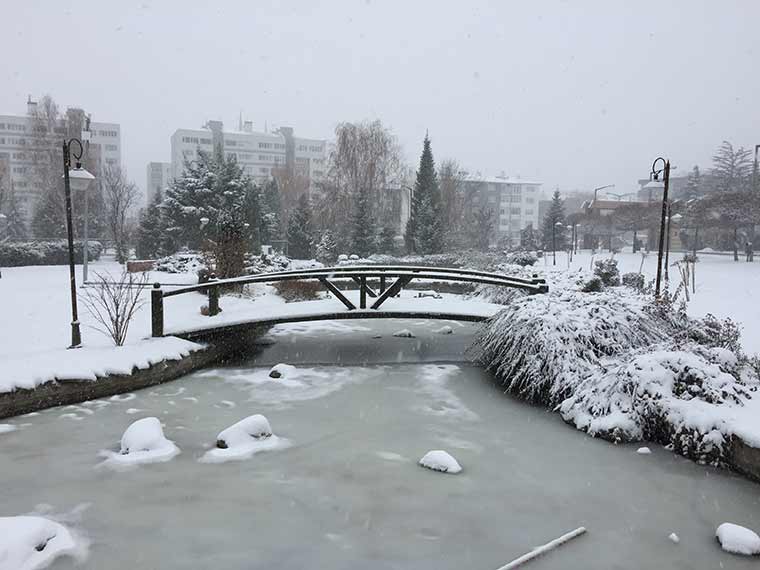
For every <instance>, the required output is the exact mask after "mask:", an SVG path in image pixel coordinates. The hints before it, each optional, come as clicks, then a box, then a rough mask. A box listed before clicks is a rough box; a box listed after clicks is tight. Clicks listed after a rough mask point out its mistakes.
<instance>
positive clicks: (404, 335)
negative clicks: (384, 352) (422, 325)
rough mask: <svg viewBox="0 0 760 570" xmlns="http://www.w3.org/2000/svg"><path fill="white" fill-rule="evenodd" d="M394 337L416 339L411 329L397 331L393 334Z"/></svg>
mask: <svg viewBox="0 0 760 570" xmlns="http://www.w3.org/2000/svg"><path fill="white" fill-rule="evenodd" d="M393 336H397V337H400V338H414V333H413V332H412V331H410V330H409V329H401V330H400V331H396V332H395V333H393Z"/></svg>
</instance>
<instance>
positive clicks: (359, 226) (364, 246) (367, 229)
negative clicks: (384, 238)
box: [351, 189, 375, 257]
mask: <svg viewBox="0 0 760 570" xmlns="http://www.w3.org/2000/svg"><path fill="white" fill-rule="evenodd" d="M374 250H375V221H374V217H373V215H372V204H371V203H370V200H369V197H368V196H367V192H366V190H364V189H360V190H359V193H358V194H357V196H356V205H355V206H354V218H353V227H352V229H351V253H355V254H356V255H358V256H360V257H367V256H368V255H371V254H372V253H374Z"/></svg>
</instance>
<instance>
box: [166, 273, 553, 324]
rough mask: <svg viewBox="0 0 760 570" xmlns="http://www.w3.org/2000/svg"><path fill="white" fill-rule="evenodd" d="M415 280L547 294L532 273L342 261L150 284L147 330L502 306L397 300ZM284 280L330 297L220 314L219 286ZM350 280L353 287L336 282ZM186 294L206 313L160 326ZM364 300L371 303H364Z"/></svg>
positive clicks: (483, 312)
mask: <svg viewBox="0 0 760 570" xmlns="http://www.w3.org/2000/svg"><path fill="white" fill-rule="evenodd" d="M413 280H417V281H423V282H428V283H431V282H449V283H469V284H483V285H493V286H497V287H511V288H517V289H522V290H525V291H527V292H528V293H529V294H536V293H545V292H546V291H547V290H548V287H547V285H546V282H545V281H544V280H543V279H539V278H538V277H537V276H533V277H532V278H530V279H525V278H521V277H514V276H508V275H503V274H500V273H489V272H484V271H472V270H468V269H459V268H449V267H444V268H441V267H423V266H391V265H370V266H343V267H326V268H319V269H303V270H294V271H282V272H277V273H265V274H259V275H251V276H245V277H236V278H233V279H221V280H216V279H212V280H211V281H209V282H208V283H203V284H198V285H192V286H188V287H181V288H178V289H173V290H171V291H164V290H163V289H162V288H161V286H160V284H158V283H156V284H154V286H153V289H152V291H151V314H152V336H154V337H160V336H167V335H172V336H177V337H181V338H186V339H201V338H213V337H215V336H220V335H227V334H231V333H235V332H236V331H242V330H244V329H248V328H255V327H267V326H271V325H276V324H282V323H293V322H304V321H321V320H341V319H372V318H375V319H376V318H382V319H398V318H423V319H439V320H455V321H469V322H478V321H483V320H485V319H487V318H489V317H491V316H493V315H494V314H496V313H497V312H498V311H499V310H500V309H502V308H503V306H501V305H497V304H493V303H486V302H483V301H478V300H473V299H463V298H461V297H459V296H456V295H446V296H445V297H443V298H430V297H421V298H413V299H412V298H397V296H398V295H399V294H400V293H401V291H402V290H403V289H404V287H407V286H408V285H409V284H410V283H411V282H412V281H413ZM283 281H318V282H319V283H320V284H321V285H322V286H323V287H324V288H325V289H326V290H327V291H328V292H329V293H330V294H331V295H332V298H327V299H320V300H317V301H300V302H295V303H282V304H277V305H271V304H270V305H266V304H259V303H257V302H255V301H254V302H251V303H246V304H245V306H242V305H241V304H235V309H234V310H228V311H225V312H223V313H222V312H221V310H220V306H219V293H220V290H222V289H230V288H232V287H241V286H243V285H248V284H268V283H278V282H283ZM346 282H349V283H350V284H351V285H352V286H356V287H357V290H354V291H347V290H345V287H344V288H342V289H341V288H340V287H338V284H343V285H344V286H345V284H346ZM188 293H203V294H206V295H207V296H208V316H201V315H198V317H199V318H196V319H195V320H194V321H192V323H191V324H187V320H186V318H183V322H185V323H186V324H185V325H183V326H182V327H181V328H173V327H171V326H168V327H165V323H164V303H165V300H166V299H169V298H171V297H174V296H177V295H184V294H188ZM368 301H369V302H368Z"/></svg>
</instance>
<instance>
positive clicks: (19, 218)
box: [5, 186, 26, 239]
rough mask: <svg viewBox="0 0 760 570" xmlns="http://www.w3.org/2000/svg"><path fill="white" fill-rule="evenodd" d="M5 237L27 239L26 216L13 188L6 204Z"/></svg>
mask: <svg viewBox="0 0 760 570" xmlns="http://www.w3.org/2000/svg"><path fill="white" fill-rule="evenodd" d="M5 216H6V219H5V235H7V236H8V237H12V238H16V239H23V238H25V237H26V224H25V223H24V215H23V212H22V211H21V208H20V207H19V204H18V200H17V199H16V192H15V191H14V190H13V186H11V188H10V191H9V192H8V195H7V197H6V203H5Z"/></svg>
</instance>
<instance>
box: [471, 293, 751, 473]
mask: <svg viewBox="0 0 760 570" xmlns="http://www.w3.org/2000/svg"><path fill="white" fill-rule="evenodd" d="M739 347H740V344H739V333H738V329H737V328H736V325H735V324H734V323H732V322H731V321H720V320H718V319H716V318H715V317H712V316H710V315H708V316H707V317H705V318H703V319H692V318H689V317H688V316H686V314H685V313H684V312H683V311H682V310H678V309H676V308H674V307H673V306H671V305H670V304H668V303H659V304H655V303H654V302H653V301H651V300H650V298H649V297H645V296H643V295H638V294H636V293H634V292H632V291H631V290H629V289H624V290H620V289H617V290H606V291H604V292H601V293H594V294H589V293H583V292H580V291H573V290H567V289H566V290H561V289H560V290H557V289H555V290H554V291H553V292H550V293H548V294H546V295H535V296H530V297H524V298H520V299H515V300H514V301H513V302H512V304H511V305H509V306H507V307H506V308H505V309H504V310H503V311H501V312H500V313H499V314H498V315H496V316H495V317H493V318H492V319H491V320H490V321H489V323H488V324H487V325H486V327H485V329H484V332H483V333H482V335H481V336H480V338H479V339H478V340H477V341H476V345H475V351H476V352H475V355H476V357H477V358H478V359H479V360H480V361H481V363H482V364H484V365H485V366H486V367H487V368H489V369H490V370H492V371H493V372H494V373H495V374H496V376H497V378H498V379H499V380H500V381H501V382H502V384H503V385H504V387H505V388H506V390H507V391H508V392H511V393H513V394H515V395H517V396H520V397H522V398H524V399H526V400H529V401H531V402H535V403H540V404H543V405H546V406H548V407H551V408H553V409H556V410H558V411H559V412H560V413H561V414H562V416H563V418H564V419H565V420H566V421H568V422H569V423H571V424H573V425H575V426H576V427H577V428H578V429H581V430H584V431H586V432H588V433H589V434H591V435H594V436H599V437H603V438H605V439H608V440H611V441H616V442H617V441H623V442H630V441H638V440H649V441H655V442H658V443H662V444H663V445H668V446H671V448H672V449H674V450H675V451H677V452H678V453H680V454H682V455H686V456H688V457H691V458H693V459H696V460H699V461H706V462H710V463H715V464H720V463H722V462H723V460H724V458H725V453H726V451H727V446H726V443H727V441H728V439H729V438H730V436H731V435H732V431H731V422H730V421H729V420H730V417H731V414H732V412H733V411H734V410H736V408H737V407H740V406H742V405H743V404H744V403H745V402H746V400H747V398H750V397H751V396H752V393H753V392H754V391H756V390H757V387H758V385H760V382H759V381H758V377H757V371H756V370H755V369H754V368H753V365H752V362H751V361H749V360H748V359H747V358H746V357H745V356H743V355H742V354H741V352H740V348H739ZM758 397H760V396H758Z"/></svg>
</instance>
